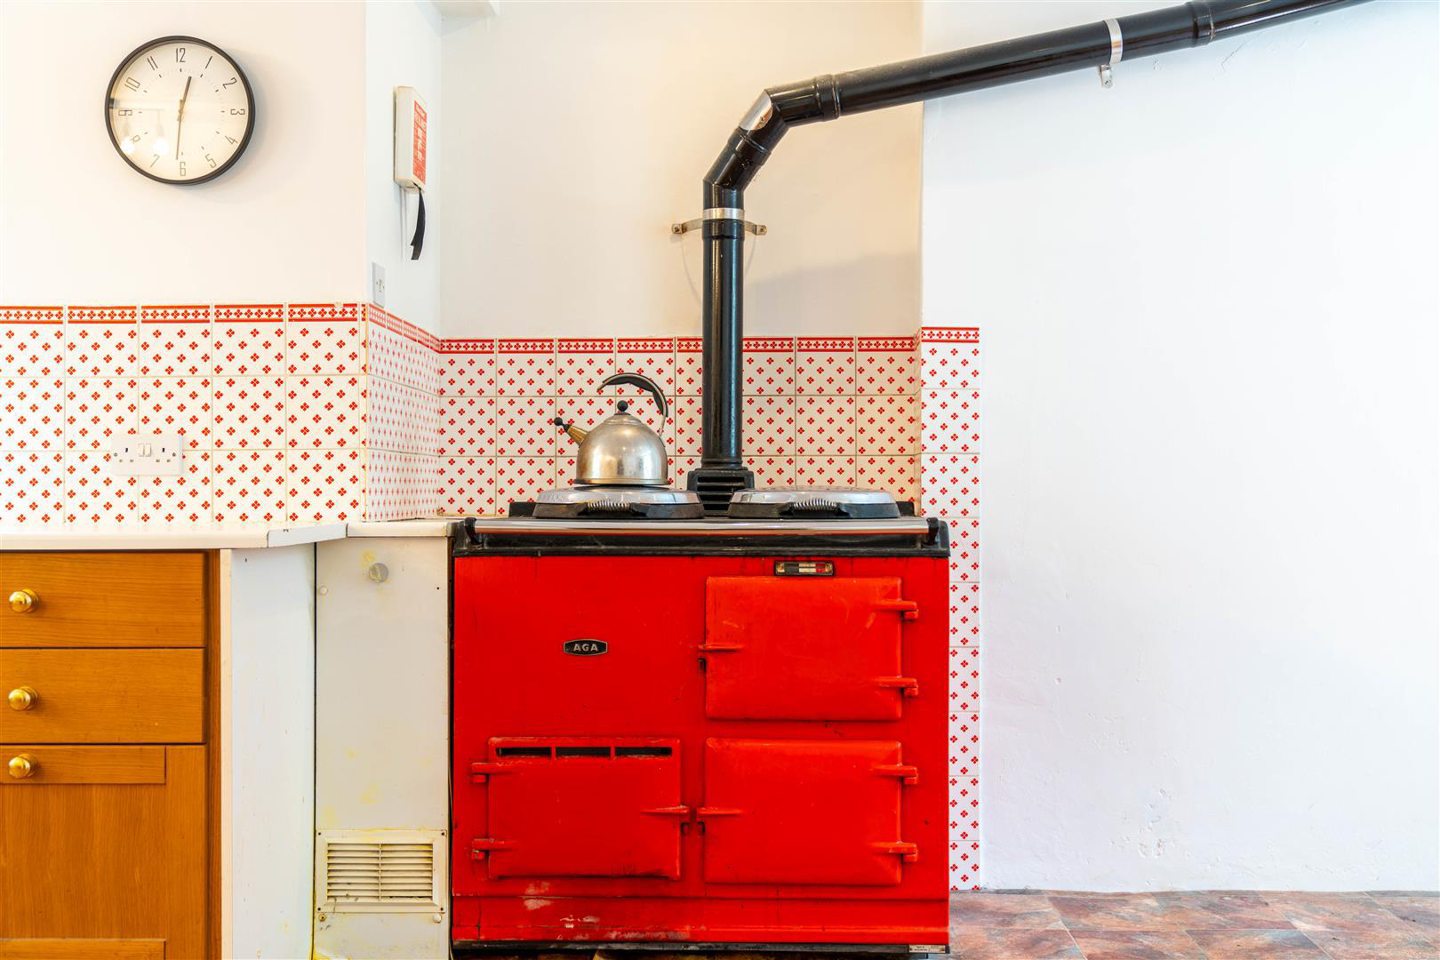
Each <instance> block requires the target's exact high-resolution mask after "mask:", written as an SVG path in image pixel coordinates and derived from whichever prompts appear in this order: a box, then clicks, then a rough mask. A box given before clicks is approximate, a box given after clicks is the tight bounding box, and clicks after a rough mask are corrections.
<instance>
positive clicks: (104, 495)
mask: <svg viewBox="0 0 1440 960" xmlns="http://www.w3.org/2000/svg"><path fill="white" fill-rule="evenodd" d="M109 461H110V454H109V453H108V452H106V451H100V450H88V451H80V450H75V451H70V452H67V453H66V454H65V522H66V523H123V522H125V521H127V520H131V519H133V515H132V508H133V505H134V504H133V500H132V498H131V496H130V493H129V490H128V489H127V488H126V484H125V482H124V478H121V477H115V476H112V475H111V474H110V468H109Z"/></svg>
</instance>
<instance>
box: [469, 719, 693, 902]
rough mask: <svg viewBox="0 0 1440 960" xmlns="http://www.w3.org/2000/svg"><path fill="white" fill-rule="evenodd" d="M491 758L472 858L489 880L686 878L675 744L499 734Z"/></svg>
mask: <svg viewBox="0 0 1440 960" xmlns="http://www.w3.org/2000/svg"><path fill="white" fill-rule="evenodd" d="M490 756H491V758H492V759H491V760H489V761H485V762H480V763H475V764H472V765H471V772H472V776H474V775H479V776H483V777H484V778H485V783H486V785H487V788H488V793H489V811H490V812H489V833H490V835H489V836H488V837H477V838H475V840H474V841H473V842H472V845H471V855H472V856H473V857H477V858H485V859H486V860H487V861H488V865H487V871H488V873H489V876H490V877H491V879H501V878H504V877H669V878H672V879H674V878H677V877H679V876H680V828H681V824H682V823H683V822H684V821H685V820H686V819H688V817H689V814H690V809H689V808H688V807H685V806H682V805H681V803H680V749H679V741H677V740H649V739H625V740H615V739H599V738H584V739H578V738H549V737H547V738H539V737H495V738H492V739H491V740H490Z"/></svg>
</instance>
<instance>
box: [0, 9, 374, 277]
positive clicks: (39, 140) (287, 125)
mask: <svg viewBox="0 0 1440 960" xmlns="http://www.w3.org/2000/svg"><path fill="white" fill-rule="evenodd" d="M364 19H365V8H364V6H363V5H360V4H334V3H323V2H313V3H312V2H287V3H283V4H282V3H272V4H262V5H257V4H254V3H246V2H224V0H211V2H207V3H156V2H135V3H33V2H24V0H9V2H6V3H3V4H0V117H3V118H4V122H3V123H0V303H10V304H16V303H20V304H29V303H90V304H109V303H141V302H148V303H154V302H157V301H158V302H161V303H210V302H216V301H219V302H224V301H227V300H242V301H243V300H256V299H265V300H288V299H297V300H306V299H311V298H314V297H317V296H322V297H335V298H340V297H358V296H360V295H361V294H362V293H363V291H364V289H365V287H364V286H363V284H364V283H365V271H366V267H365V212H364V205H363V203H362V202H361V198H362V197H363V195H364V187H363V180H364V159H363V157H362V155H361V153H360V149H359V148H360V146H361V144H362V143H363V130H364V122H365V121H364V111H363V101H362V98H361V96H360V94H359V91H361V90H363V89H364V79H363V73H364V68H365V60H364V56H363V53H364V29H365V28H364ZM170 34H188V35H194V36H199V37H201V38H203V39H206V40H210V41H212V42H213V43H216V44H218V45H219V46H220V47H221V48H223V49H224V50H226V51H227V52H228V53H230V54H231V55H232V56H233V57H235V58H236V60H237V61H238V62H239V63H240V65H241V67H242V68H243V69H244V70H245V72H246V75H247V77H248V78H249V80H250V83H251V86H252V88H253V89H254V92H255V98H256V124H255V132H254V135H253V138H252V140H251V143H250V146H249V148H248V149H247V151H246V153H245V155H244V156H243V157H242V158H241V159H240V160H239V162H237V163H236V165H235V166H234V167H233V168H231V170H230V171H229V172H227V173H226V174H225V175H224V176H222V177H219V178H217V179H216V180H213V181H211V182H209V183H205V184H200V185H196V186H173V185H166V184H161V183H156V182H154V181H151V180H148V179H146V178H145V177H142V176H140V175H139V174H137V173H135V172H134V171H132V170H131V169H130V168H129V167H128V166H127V165H126V164H125V163H124V162H123V161H122V160H121V159H120V157H119V156H118V155H117V154H116V153H115V150H114V148H113V147H112V146H111V144H110V139H109V137H108V136H107V135H106V133H105V122H104V117H103V115H102V106H103V103H104V97H105V94H106V85H107V84H108V83H109V82H110V75H111V73H112V72H113V71H114V69H115V67H116V66H117V65H118V64H119V63H120V61H121V60H122V59H123V58H124V57H125V56H126V55H127V54H129V52H130V51H131V50H132V49H134V48H135V47H137V46H139V45H140V44H141V43H143V42H145V41H147V40H150V39H153V38H155V37H161V36H167V35H170Z"/></svg>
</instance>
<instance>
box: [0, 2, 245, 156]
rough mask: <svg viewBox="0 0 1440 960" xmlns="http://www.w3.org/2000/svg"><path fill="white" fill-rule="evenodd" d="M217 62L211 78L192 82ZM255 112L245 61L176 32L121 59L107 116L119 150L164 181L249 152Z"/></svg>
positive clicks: (108, 100)
mask: <svg viewBox="0 0 1440 960" xmlns="http://www.w3.org/2000/svg"><path fill="white" fill-rule="evenodd" d="M3 2H4V0H0V3H3ZM192 52H194V53H195V54H196V56H195V57H193V58H192V57H191V56H190V54H191V53H192ZM216 61H219V63H216ZM196 64H202V65H203V66H201V67H200V69H199V70H196V69H195V65H196ZM212 67H213V68H214V69H215V70H217V71H218V73H217V76H216V78H215V79H214V80H209V79H206V80H204V81H202V82H201V83H199V84H196V83H194V82H193V81H194V80H197V79H200V78H201V77H203V76H204V75H205V73H206V72H207V71H208V70H210V69H211V68H212ZM147 68H148V69H147ZM226 74H229V77H228V78H227V77H226ZM142 77H143V78H144V79H143V80H142V79H141V78H142ZM212 110H215V111H217V112H218V114H219V115H218V116H217V115H216V113H211V112H210V111H212ZM254 112H255V101H254V97H253V94H251V92H250V84H249V81H248V80H246V78H245V73H244V71H243V70H242V69H241V68H240V65H239V64H237V63H236V62H235V61H234V60H232V59H230V57H229V56H228V55H226V53H225V51H223V50H221V49H220V48H218V47H216V46H214V45H213V44H211V43H209V42H208V41H204V40H200V39H197V38H195V37H187V36H178V35H177V36H167V37H161V38H158V39H156V40H152V41H150V42H149V43H147V44H144V45H143V46H141V47H138V48H137V49H135V50H133V51H131V53H130V55H129V56H128V57H126V58H125V59H124V60H123V61H121V63H120V66H119V67H117V68H116V69H115V72H114V74H113V75H112V76H111V78H110V88H109V90H108V92H107V96H106V113H105V117H106V123H107V125H108V126H109V134H110V140H111V142H112V143H113V144H114V146H115V150H116V153H118V154H119V155H120V156H121V158H122V159H124V161H125V162H126V163H127V164H128V165H129V166H130V167H131V168H132V169H134V170H135V171H137V172H138V173H141V174H143V175H145V176H147V177H149V178H151V179H152V180H158V181H160V182H161V183H174V184H182V183H187V184H193V183H200V182H203V181H207V180H210V179H213V178H214V177H217V176H220V175H222V174H224V173H225V171H227V170H229V169H230V167H231V166H232V165H233V164H234V163H235V161H236V160H237V159H238V158H239V157H240V155H241V154H243V153H244V152H245V148H246V147H247V146H248V144H249V142H250V134H251V130H252V128H253V125H254V119H255V118H254ZM202 116H203V117H205V119H203V120H202V119H199V117H202ZM212 118H213V119H212ZM197 125H198V126H197ZM211 127H213V128H214V130H213V134H212V132H211V130H209V129H206V128H211ZM210 144H214V146H213V147H212V146H210ZM197 157H198V158H199V159H198V160H197V159H196V158H197Z"/></svg>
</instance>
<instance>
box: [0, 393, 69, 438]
mask: <svg viewBox="0 0 1440 960" xmlns="http://www.w3.org/2000/svg"><path fill="white" fill-rule="evenodd" d="M64 442H65V382H64V381H63V380H61V379H60V378H59V377H55V376H49V377H45V378H42V379H33V378H29V377H22V376H19V375H12V374H0V450H37V451H39V450H52V451H59V450H61V449H62V448H63V446H64Z"/></svg>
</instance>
